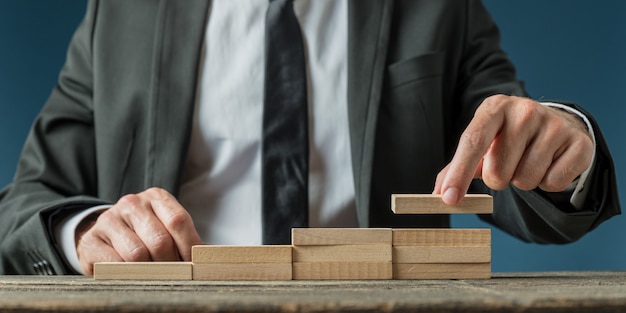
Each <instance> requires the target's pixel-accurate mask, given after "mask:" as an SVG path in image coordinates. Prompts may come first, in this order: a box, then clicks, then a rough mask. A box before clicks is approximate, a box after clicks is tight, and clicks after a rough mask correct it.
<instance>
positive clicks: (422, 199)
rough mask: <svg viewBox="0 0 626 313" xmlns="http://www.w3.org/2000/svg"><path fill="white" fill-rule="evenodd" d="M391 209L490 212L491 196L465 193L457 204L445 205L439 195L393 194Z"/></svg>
mask: <svg viewBox="0 0 626 313" xmlns="http://www.w3.org/2000/svg"><path fill="white" fill-rule="evenodd" d="M391 210H392V211H393V212H394V213H395V214H463V213H471V214H492V213H493V198H492V197H491V196H490V195H482V194H481V195H473V194H468V195H465V197H464V198H463V200H461V202H460V203H459V204H457V205H447V204H445V203H443V201H442V200H441V195H432V194H394V195H391Z"/></svg>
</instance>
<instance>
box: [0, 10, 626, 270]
mask: <svg viewBox="0 0 626 313" xmlns="http://www.w3.org/2000/svg"><path fill="white" fill-rule="evenodd" d="M433 1H436V0H433ZM485 5H486V6H487V8H488V9H489V10H490V11H491V13H492V14H493V17H494V19H495V20H496V22H497V23H498V24H499V26H500V29H501V31H502V35H503V41H502V45H503V48H504V49H505V50H506V51H507V53H508V54H509V56H510V58H511V59H512V60H513V61H514V62H515V64H516V65H517V68H518V75H519V77H520V78H521V79H522V80H524V81H526V84H527V89H528V90H529V92H530V93H531V95H532V96H533V97H534V98H544V99H567V100H571V101H574V102H577V103H579V104H582V105H583V106H585V107H586V108H587V109H588V110H589V111H590V112H591V113H592V114H593V115H594V116H595V117H596V119H597V120H598V121H599V123H600V125H601V129H602V131H603V132H604V134H605V136H606V138H607V140H608V142H609V145H610V148H611V151H612V152H613V157H614V160H615V162H616V166H617V175H618V180H620V179H621V178H622V177H624V174H625V173H624V171H626V168H625V167H624V164H623V162H622V160H624V158H625V157H626V147H625V146H624V145H623V144H622V143H623V142H624V140H623V138H622V136H624V134H626V123H625V122H624V117H626V106H624V105H623V101H624V99H626V57H624V56H626V1H618V0H615V1H610V0H603V1H589V0H587V1H583V0H550V1H545V0H509V1H501V0H485ZM84 8H85V2H84V0H64V1H49V0H15V1H0V143H1V144H0V147H1V148H0V185H2V186H4V185H6V184H8V183H9V182H10V181H11V178H12V177H13V173H14V171H15V166H16V164H17V160H18V156H19V153H20V150H21V147H22V144H23V142H24V139H25V138H26V135H27V132H28V129H29V127H30V124H31V122H32V120H33V118H34V117H35V115H36V114H37V112H38V111H39V109H40V108H41V106H42V105H43V103H44V102H45V100H46V98H47V97H48V94H49V93H50V90H51V89H52V87H53V86H54V84H55V82H56V78H57V75H58V71H59V69H60V68H61V66H62V64H63V61H64V58H65V52H66V48H67V44H68V43H69V40H70V38H71V35H72V33H73V31H74V29H75V28H76V26H77V25H78V24H79V22H80V20H81V18H82V15H83V13H84ZM618 183H619V181H618ZM619 191H620V194H621V195H622V198H623V195H624V188H623V187H622V186H621V185H620V186H619ZM453 226H454V227H488V225H486V224H484V223H483V222H481V221H479V220H478V219H477V218H476V217H474V216H458V217H454V218H453ZM625 239H626V227H624V217H623V216H619V217H616V218H613V219H612V220H609V221H608V222H606V223H605V224H603V225H602V226H601V227H600V228H598V229H597V230H595V231H594V232H592V233H590V234H589V235H587V236H586V237H584V238H583V239H581V240H580V241H578V242H576V243H573V244H569V245H563V246H554V245H548V246H540V245H533V244H525V243H522V242H520V241H518V240H516V239H514V238H512V237H510V236H508V235H506V234H504V233H502V232H501V231H499V230H497V229H494V231H493V271H496V272H500V271H548V270H625V269H626V249H625V246H626V244H625V243H624V241H625Z"/></svg>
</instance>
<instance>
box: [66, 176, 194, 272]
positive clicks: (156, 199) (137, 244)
mask: <svg viewBox="0 0 626 313" xmlns="http://www.w3.org/2000/svg"><path fill="white" fill-rule="evenodd" d="M201 243H202V241H201V239H200V236H199V235H198V232H197V231H196V228H195V227H194V224H193V220H192V219H191V216H190V215H189V213H187V211H186V210H185V209H184V208H183V207H182V206H181V205H180V203H178V201H177V200H176V198H174V196H172V195H171V194H170V193H168V192H167V191H165V190H163V189H160V188H150V189H148V190H146V191H144V192H141V193H138V194H130V195H125V196H123V197H122V198H120V200H119V201H118V202H117V203H116V204H115V205H114V206H112V207H111V208H110V209H108V210H106V211H105V212H103V213H102V214H100V216H98V218H97V219H96V220H95V222H94V223H93V224H92V225H91V226H90V227H86V229H80V228H79V230H78V231H77V233H76V252H77V254H78V260H79V261H80V265H81V267H82V269H83V271H84V272H85V274H86V275H92V274H93V264H94V263H97V262H145V261H180V260H182V261H190V260H191V247H192V246H193V245H198V244H201Z"/></svg>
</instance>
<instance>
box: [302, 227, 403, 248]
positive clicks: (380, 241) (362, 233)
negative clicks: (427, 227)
mask: <svg viewBox="0 0 626 313" xmlns="http://www.w3.org/2000/svg"><path fill="white" fill-rule="evenodd" d="M392 238H393V235H392V232H391V228H292V229H291V243H292V244H293V245H294V246H318V245H391V241H392Z"/></svg>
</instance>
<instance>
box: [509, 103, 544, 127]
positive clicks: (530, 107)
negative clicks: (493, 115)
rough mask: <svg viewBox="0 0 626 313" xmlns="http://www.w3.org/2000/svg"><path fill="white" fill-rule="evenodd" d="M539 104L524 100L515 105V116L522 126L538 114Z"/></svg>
mask: <svg viewBox="0 0 626 313" xmlns="http://www.w3.org/2000/svg"><path fill="white" fill-rule="evenodd" d="M539 106H540V104H539V103H537V102H535V101H532V100H530V99H524V100H521V101H519V102H518V103H517V110H516V113H515V116H516V117H517V118H519V119H520V120H521V121H522V122H523V123H524V124H526V123H528V122H530V121H533V120H535V119H536V118H537V114H539V109H540V107H539Z"/></svg>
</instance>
